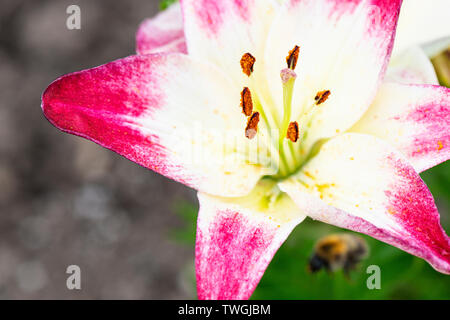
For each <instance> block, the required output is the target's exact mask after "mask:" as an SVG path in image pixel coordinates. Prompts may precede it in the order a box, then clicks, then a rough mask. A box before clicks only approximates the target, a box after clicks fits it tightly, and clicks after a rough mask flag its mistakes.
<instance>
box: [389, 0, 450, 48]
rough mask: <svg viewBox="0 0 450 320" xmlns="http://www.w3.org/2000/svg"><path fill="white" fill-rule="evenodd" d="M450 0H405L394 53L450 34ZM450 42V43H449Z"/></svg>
mask: <svg viewBox="0 0 450 320" xmlns="http://www.w3.org/2000/svg"><path fill="white" fill-rule="evenodd" d="M449 12H450V1H448V0H432V1H423V0H405V1H404V3H403V6H402V9H401V12H400V19H399V22H398V28H397V37H396V40H395V45H394V52H393V55H394V56H395V55H397V54H399V53H401V52H402V51H403V50H406V49H407V48H409V47H411V46H416V45H424V44H426V43H430V42H433V41H435V40H438V39H442V38H446V37H447V38H448V37H449V36H450V19H449V18H448V13H449ZM449 44H450V43H449Z"/></svg>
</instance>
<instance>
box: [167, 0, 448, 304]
mask: <svg viewBox="0 0 450 320" xmlns="http://www.w3.org/2000/svg"><path fill="white" fill-rule="evenodd" d="M176 1H177V0H162V1H161V3H160V6H161V9H166V8H167V7H168V6H170V5H171V4H172V3H174V2H176ZM447 58H448V60H446V61H442V57H441V58H438V59H434V60H433V63H434V64H435V66H436V67H439V66H442V65H447V66H449V65H450V55H449V54H448V53H447ZM437 71H438V75H439V78H440V80H441V81H442V84H446V85H449V83H448V82H447V81H448V79H447V76H446V75H448V71H449V70H442V69H440V70H439V69H438V70H437ZM422 178H423V179H424V181H425V183H426V184H427V185H428V187H429V188H430V190H431V192H432V193H433V195H434V197H435V200H436V203H437V205H438V207H439V210H440V213H441V222H442V225H443V227H444V229H445V230H447V231H448V230H450V210H449V209H450V162H446V163H444V164H441V165H439V166H437V167H435V168H433V169H430V170H428V171H426V172H425V173H423V174H422ZM175 211H176V212H177V213H178V214H179V215H180V217H181V218H182V219H183V221H185V225H184V226H183V227H182V228H180V229H177V230H174V232H173V234H172V238H174V239H175V240H176V241H179V242H181V243H184V244H187V245H189V246H194V243H195V231H196V217H197V211H198V207H197V206H196V205H193V204H190V203H184V202H182V203H178V204H176V207H175ZM337 232H350V231H344V230H342V229H339V228H336V227H333V226H331V225H327V224H324V223H321V222H317V221H313V220H311V219H308V220H306V221H304V222H303V223H301V224H300V225H299V226H298V227H297V228H296V229H295V230H294V232H293V233H292V234H291V235H290V236H289V238H288V240H287V241H286V242H285V243H284V244H283V245H282V247H281V248H280V250H278V252H277V254H276V255H275V257H274V259H273V261H272V262H271V264H270V265H269V267H268V268H267V270H266V272H265V274H264V276H263V278H262V280H261V282H260V284H259V285H258V287H257V289H256V290H255V292H254V294H253V296H252V299H446V300H447V299H450V276H447V275H444V274H441V273H439V272H437V271H435V270H434V269H433V268H432V267H431V266H430V265H428V263H426V262H425V261H424V260H422V259H419V258H417V257H414V256H412V255H410V254H408V253H406V252H403V251H401V250H399V249H397V248H395V247H392V246H390V245H388V244H385V243H383V242H380V241H378V240H375V239H373V238H370V237H368V236H365V235H362V237H363V238H364V239H366V241H367V244H368V245H369V247H370V255H369V257H368V258H367V259H366V260H364V261H362V262H361V263H360V265H359V267H358V268H357V270H355V271H354V272H352V273H351V277H350V279H347V278H346V277H345V276H344V274H343V272H342V271H338V272H336V273H333V274H329V273H327V272H325V271H321V272H319V273H317V274H311V273H309V272H308V271H307V264H308V260H309V258H310V256H311V254H312V250H313V247H314V244H315V242H316V241H317V240H318V239H320V238H321V237H323V236H325V235H329V234H331V233H337ZM370 265H378V266H379V267H380V268H381V289H380V290H369V289H368V288H367V285H366V281H367V278H368V277H369V276H370V275H369V274H367V273H366V269H367V267H368V266H370ZM192 279H194V277H192Z"/></svg>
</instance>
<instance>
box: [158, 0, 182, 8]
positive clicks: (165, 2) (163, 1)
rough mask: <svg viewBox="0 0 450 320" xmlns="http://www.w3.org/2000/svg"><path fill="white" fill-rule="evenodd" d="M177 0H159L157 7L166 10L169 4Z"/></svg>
mask: <svg viewBox="0 0 450 320" xmlns="http://www.w3.org/2000/svg"><path fill="white" fill-rule="evenodd" d="M177 1H178V0H161V1H160V2H159V7H160V9H161V10H166V9H167V8H168V7H170V5H172V4H173V3H175V2H177Z"/></svg>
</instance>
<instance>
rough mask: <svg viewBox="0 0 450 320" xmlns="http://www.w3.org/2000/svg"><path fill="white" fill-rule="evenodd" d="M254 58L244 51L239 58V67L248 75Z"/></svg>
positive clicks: (251, 70)
mask: <svg viewBox="0 0 450 320" xmlns="http://www.w3.org/2000/svg"><path fill="white" fill-rule="evenodd" d="M255 62H256V59H255V57H254V56H252V55H251V54H250V53H246V54H244V55H243V56H242V58H241V68H242V71H243V72H244V73H245V74H246V75H247V76H249V77H250V75H251V74H252V72H253V66H254V65H255Z"/></svg>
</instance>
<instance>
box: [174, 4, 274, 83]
mask: <svg viewBox="0 0 450 320" xmlns="http://www.w3.org/2000/svg"><path fill="white" fill-rule="evenodd" d="M181 6H182V8H183V15H184V26H185V34H186V41H187V46H188V51H189V54H190V55H192V56H193V57H196V58H198V59H201V60H204V61H209V62H212V63H214V64H216V65H217V66H219V67H221V68H222V69H223V70H224V71H226V72H227V73H228V74H229V75H230V76H231V77H233V79H234V80H235V81H240V82H242V81H243V80H244V76H243V73H242V70H241V67H240V64H239V62H240V60H241V57H242V55H243V54H245V53H251V54H252V55H253V56H254V57H256V65H255V72H256V71H258V70H262V63H263V61H264V59H263V50H264V46H265V42H266V37H267V33H268V30H269V28H270V25H271V23H272V20H273V17H274V16H275V13H276V12H277V10H278V8H279V6H280V5H279V4H278V3H277V1H272V0H182V1H181ZM260 64H261V66H260ZM278 78H279V76H278Z"/></svg>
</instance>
